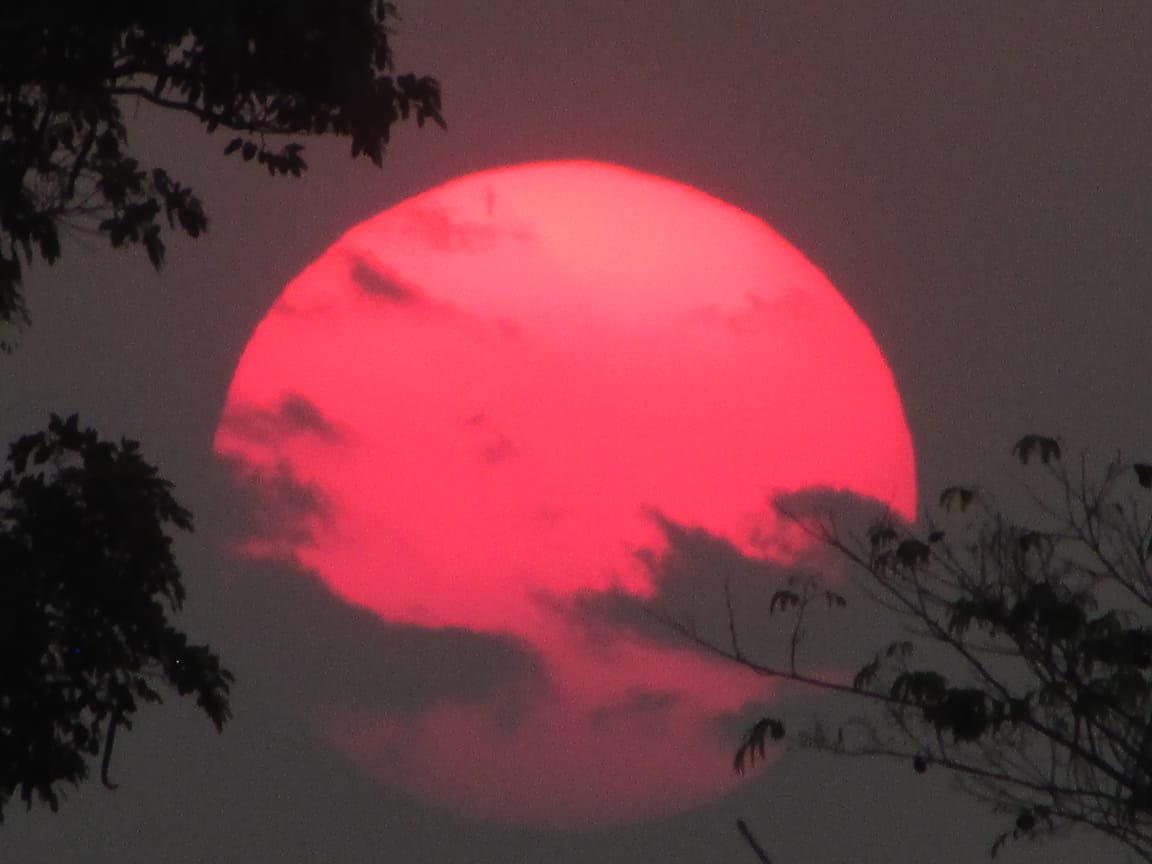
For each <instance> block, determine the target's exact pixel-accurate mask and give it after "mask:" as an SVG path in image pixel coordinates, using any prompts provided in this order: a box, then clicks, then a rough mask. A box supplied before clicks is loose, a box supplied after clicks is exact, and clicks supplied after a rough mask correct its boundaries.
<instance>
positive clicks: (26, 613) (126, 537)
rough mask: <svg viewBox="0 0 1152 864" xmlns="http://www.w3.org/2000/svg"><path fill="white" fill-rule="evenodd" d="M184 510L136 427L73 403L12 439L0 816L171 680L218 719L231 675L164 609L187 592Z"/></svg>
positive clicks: (59, 780) (68, 773)
mask: <svg viewBox="0 0 1152 864" xmlns="http://www.w3.org/2000/svg"><path fill="white" fill-rule="evenodd" d="M191 528H192V517H191V514H189V513H188V511H187V510H185V509H184V508H183V507H181V506H180V505H179V504H178V503H177V502H176V500H175V499H174V498H173V496H172V484H171V483H169V482H168V481H166V480H164V479H162V478H161V477H160V476H159V474H158V472H157V470H156V468H155V467H153V466H152V465H150V464H149V463H148V462H146V461H145V460H144V458H143V457H142V456H141V454H140V450H139V446H138V445H137V444H136V442H134V441H125V440H122V441H120V442H119V443H118V444H117V443H112V442H108V441H103V440H101V439H100V438H99V436H98V435H97V434H96V432H95V431H93V430H92V429H83V428H81V426H80V423H79V420H78V419H77V417H76V415H72V416H71V417H69V418H68V419H66V420H64V419H61V418H60V417H57V416H53V417H52V419H51V422H50V423H49V424H48V428H47V430H45V431H42V432H38V433H35V434H32V435H25V436H23V437H21V438H19V439H18V440H16V441H15V442H14V443H13V444H12V445H11V447H10V448H9V450H8V457H7V466H6V470H5V471H4V474H3V475H2V476H0V562H3V570H2V571H0V577H2V578H0V818H2V817H3V809H4V805H5V804H6V803H7V802H8V801H9V799H10V798H11V796H12V795H14V794H16V792H17V791H18V792H19V794H20V797H21V799H22V800H23V801H24V802H25V803H27V804H28V805H29V806H30V805H31V804H32V803H33V798H34V796H35V797H38V798H39V799H40V800H42V801H44V802H46V803H47V804H49V806H51V807H52V809H53V810H55V809H56V807H57V806H58V804H59V798H60V793H59V786H60V785H61V784H63V783H71V784H74V785H75V784H78V783H79V782H80V781H82V780H83V779H85V778H86V777H87V776H88V761H89V759H90V758H94V757H95V756H96V755H98V754H99V753H100V751H101V747H102V746H103V750H104V758H103V765H102V769H101V774H102V779H103V781H104V783H105V784H106V785H111V781H110V780H109V778H108V766H109V759H110V757H111V754H112V743H113V740H114V736H115V733H116V729H117V727H118V726H125V727H128V726H131V718H132V715H133V714H134V713H135V712H136V709H137V707H138V706H139V704H140V703H143V702H159V701H160V698H161V696H160V692H159V691H158V690H157V689H156V688H157V687H159V686H161V685H167V686H168V687H170V688H172V689H174V690H175V691H176V692H177V693H179V694H180V695H186V694H190V695H194V696H195V698H196V703H197V704H198V705H199V706H200V708H201V709H203V711H204V713H205V714H207V715H208V717H209V718H210V719H211V720H212V722H213V723H214V724H215V725H216V728H217V729H220V728H221V727H222V726H223V724H224V721H225V720H226V719H227V718H228V716H229V709H228V693H229V685H230V684H231V682H232V675H231V673H229V672H228V671H227V670H226V669H225V668H224V667H223V666H222V665H221V663H220V660H219V658H218V657H217V656H216V655H215V654H214V653H212V651H211V650H209V648H208V647H207V646H203V645H196V644H192V643H190V642H189V641H188V638H187V637H186V636H185V635H184V634H183V633H182V632H180V631H179V630H177V629H176V628H175V627H174V626H173V625H172V623H171V622H170V621H169V619H168V614H169V613H170V612H175V611H177V610H179V608H180V606H181V604H182V603H183V601H184V586H183V583H182V581H181V574H180V570H179V568H178V567H177V566H176V562H175V560H174V558H173V555H172V538H171V536H170V535H169V529H178V530H184V531H189V530H191Z"/></svg>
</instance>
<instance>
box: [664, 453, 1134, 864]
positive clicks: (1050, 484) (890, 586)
mask: <svg viewBox="0 0 1152 864" xmlns="http://www.w3.org/2000/svg"><path fill="white" fill-rule="evenodd" d="M1013 452H1014V454H1015V455H1016V456H1017V458H1018V459H1019V461H1020V462H1021V463H1022V464H1023V465H1025V466H1030V468H1029V469H1028V470H1029V471H1031V472H1040V478H1041V479H1040V482H1039V484H1036V483H1033V484H1031V485H1027V486H1026V487H1025V490H1026V491H1027V493H1028V502H1029V503H1028V504H1027V505H1025V506H1024V507H1023V509H1024V510H1025V511H1026V512H1024V513H1023V514H1022V515H1020V516H1016V517H1014V516H1011V515H1009V513H1008V512H1007V511H1008V508H1006V507H1002V506H1000V505H999V504H998V503H997V502H996V501H995V500H994V499H993V498H992V497H991V495H989V494H988V493H986V492H984V491H981V490H976V489H969V488H964V487H958V486H956V487H951V488H949V489H946V490H945V491H944V493H943V494H942V495H941V496H940V501H939V504H940V513H939V516H938V518H937V519H936V520H932V519H928V520H927V524H926V525H925V526H923V530H917V529H915V528H913V527H911V526H908V525H906V524H903V523H901V522H900V521H899V520H897V519H895V518H892V517H891V516H889V517H885V518H883V519H881V520H880V521H879V522H877V523H876V524H874V525H873V526H872V527H871V529H869V530H867V531H866V532H864V533H863V535H862V536H861V535H856V534H853V535H850V536H849V535H846V534H845V533H844V532H843V531H842V530H841V529H840V528H839V527H838V524H837V521H836V519H835V518H834V517H833V516H830V515H828V514H825V515H824V516H820V517H816V518H813V517H812V516H811V514H803V515H801V514H791V515H793V517H794V518H796V519H797V520H798V521H799V523H800V524H801V525H803V526H805V527H806V528H807V529H808V530H809V531H811V532H812V533H813V534H814V535H815V536H816V537H818V538H819V539H820V540H822V541H823V542H824V543H827V544H829V545H830V546H831V547H833V548H834V549H835V550H838V552H839V553H840V554H842V555H843V556H844V557H845V558H846V559H847V560H848V561H849V562H851V563H852V564H853V565H855V566H854V567H853V568H851V569H852V570H853V572H854V573H855V574H856V577H855V578H856V580H857V581H856V587H858V588H859V589H861V590H862V591H863V592H864V593H866V594H867V595H868V596H869V597H870V598H871V599H872V600H873V601H875V602H878V603H880V604H881V605H883V606H884V607H886V608H887V609H889V610H891V611H892V612H894V613H896V615H897V616H898V617H899V619H900V620H901V621H902V622H903V624H905V625H906V630H907V631H908V632H909V633H910V634H911V635H910V636H909V637H908V638H902V639H899V640H897V641H893V642H891V643H890V644H888V645H886V646H885V647H883V648H882V649H881V650H879V651H877V652H876V654H875V655H874V656H873V657H872V658H871V659H870V660H869V661H868V662H867V663H865V664H864V665H863V666H862V668H861V669H860V670H859V672H858V673H857V674H856V676H855V679H854V680H853V682H852V683H851V684H850V685H848V684H844V683H841V682H839V681H833V680H831V679H827V678H822V677H820V676H812V675H806V674H804V673H802V672H799V671H798V670H797V667H796V656H795V645H796V641H797V640H796V636H795V634H796V633H797V631H798V630H799V628H800V624H801V622H802V613H803V612H804V611H805V610H806V609H807V607H808V603H807V602H806V601H805V599H804V598H809V599H811V598H812V597H815V596H817V594H818V591H817V588H816V587H815V584H814V583H811V582H810V583H807V584H809V587H808V588H806V589H805V590H804V591H802V592H797V591H795V590H794V589H793V588H791V587H790V588H788V589H785V590H783V591H781V592H778V593H777V595H776V596H775V597H774V598H773V601H772V604H771V608H770V609H769V612H770V614H775V615H781V614H783V615H790V616H794V617H793V624H792V626H793V634H794V635H793V642H792V646H793V647H792V656H791V658H790V659H789V661H788V662H787V663H781V664H779V665H771V664H765V663H761V662H759V661H757V660H754V659H752V658H749V657H748V656H747V655H746V654H744V653H742V652H741V651H740V650H738V646H737V644H736V642H735V638H734V637H733V645H732V647H731V648H730V649H725V648H724V647H723V646H719V645H716V644H709V646H708V647H710V648H711V649H712V650H714V651H720V652H721V653H724V654H726V655H727V656H729V657H730V658H731V659H732V660H733V661H735V662H738V663H741V664H743V665H745V666H747V667H749V668H751V669H754V670H756V671H757V672H759V673H761V674H763V675H768V676H773V677H778V678H781V679H788V680H792V681H796V682H799V683H803V684H808V685H811V686H814V687H818V688H822V689H825V690H830V691H836V692H839V693H844V694H850V695H851V696H853V697H855V698H856V699H857V700H858V702H859V701H860V700H862V701H863V702H865V703H868V704H871V705H873V706H875V707H877V708H878V709H879V710H878V711H877V712H875V713H868V712H865V713H864V714H862V715H859V716H853V717H852V718H851V719H850V720H849V721H848V722H844V723H836V724H829V723H828V722H826V721H825V722H819V723H816V724H815V725H810V726H809V727H807V728H805V729H802V730H801V731H800V732H798V733H796V734H795V735H794V736H793V737H792V739H791V740H793V741H794V742H795V743H796V744H797V745H798V746H801V747H814V748H817V749H820V750H826V751H831V752H836V753H842V754H849V755H852V754H855V755H881V756H888V757H891V758H894V759H899V760H906V761H907V762H908V764H909V765H910V766H911V767H912V769H913V770H914V771H915V772H916V773H918V774H924V773H926V772H929V771H931V770H933V769H942V770H945V771H948V772H950V774H951V775H952V776H953V777H954V778H955V779H957V780H958V781H959V783H960V785H961V786H962V787H963V788H964V789H966V790H967V791H969V792H970V793H972V794H974V795H976V796H977V797H979V798H981V799H983V800H985V801H988V802H990V803H991V804H992V805H993V806H994V808H995V809H996V810H997V811H999V812H1005V813H1008V814H1010V820H1011V821H1010V822H1009V825H1008V827H1007V828H1006V830H1005V831H1004V833H1003V834H1001V835H1000V836H999V837H997V838H996V839H995V842H994V843H993V845H992V853H993V854H994V855H995V854H996V853H997V852H999V851H1000V850H1001V849H1002V848H1003V846H1004V844H1005V843H1007V842H1009V841H1011V840H1015V839H1020V838H1025V837H1027V838H1032V839H1038V838H1040V837H1044V836H1051V835H1052V833H1053V832H1057V831H1059V830H1061V829H1063V828H1067V827H1077V826H1079V827H1084V828H1089V829H1092V830H1095V831H1098V832H1101V833H1103V834H1105V835H1107V836H1109V837H1111V838H1114V839H1115V840H1118V841H1120V842H1121V843H1123V844H1125V845H1126V846H1127V847H1128V848H1129V849H1130V850H1131V851H1133V852H1135V853H1136V854H1137V856H1138V857H1139V858H1140V859H1142V860H1145V861H1152V564H1150V562H1152V488H1150V487H1152V479H1150V478H1152V469H1150V468H1149V467H1148V465H1147V464H1146V463H1135V464H1129V463H1126V462H1124V461H1123V460H1122V459H1120V458H1119V457H1117V458H1115V459H1113V460H1111V461H1109V462H1108V463H1107V464H1105V465H1104V466H1103V467H1102V468H1100V469H1097V470H1095V471H1094V470H1093V469H1092V468H1091V467H1090V466H1089V460H1088V457H1087V456H1086V455H1085V456H1082V457H1081V458H1080V460H1079V463H1078V464H1077V465H1075V466H1072V467H1070V466H1068V465H1067V463H1066V462H1065V459H1064V454H1063V453H1062V449H1061V447H1060V445H1059V443H1058V442H1057V441H1056V440H1055V439H1052V438H1045V437H1042V436H1037V435H1029V436H1026V437H1025V438H1022V439H1021V440H1020V441H1019V442H1018V443H1017V445H1016V447H1015V448H1014V451H1013ZM1033 456H1039V459H1038V460H1037V459H1033V458H1032V457H1033ZM786 515H788V514H786ZM839 605H840V604H833V603H829V604H828V608H834V607H835V608H838V607H839ZM682 632H683V631H682ZM698 641H699V640H698ZM783 733H784V725H783V721H781V720H779V719H777V718H774V717H773V718H764V719H763V720H761V721H759V722H758V723H757V724H755V725H754V726H753V727H752V728H751V729H750V730H749V732H748V734H747V736H746V737H745V740H744V741H743V743H742V744H741V746H740V749H739V750H738V751H737V754H736V761H735V767H736V770H738V771H743V770H745V769H746V768H747V767H748V765H749V764H751V763H752V762H753V761H755V760H757V759H758V758H762V757H763V756H764V755H765V748H766V744H767V743H768V740H769V738H778V737H782V736H783Z"/></svg>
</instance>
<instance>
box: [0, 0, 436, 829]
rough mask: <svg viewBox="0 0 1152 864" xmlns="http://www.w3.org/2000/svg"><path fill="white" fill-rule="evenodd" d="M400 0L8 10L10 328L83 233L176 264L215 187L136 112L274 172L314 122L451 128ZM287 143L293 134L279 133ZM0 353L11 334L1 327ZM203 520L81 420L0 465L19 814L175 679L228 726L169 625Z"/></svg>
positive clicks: (218, 699)
mask: <svg viewBox="0 0 1152 864" xmlns="http://www.w3.org/2000/svg"><path fill="white" fill-rule="evenodd" d="M394 18H396V10H395V8H394V7H393V6H392V4H390V3H387V2H382V0H244V2H218V0H185V2H180V3H165V2H153V3H138V2H129V0H107V2H98V3H90V2H81V0H61V2H54V3H43V2H33V0H7V2H4V3H0V327H8V326H10V325H15V326H16V327H17V328H19V327H20V326H22V325H25V324H27V323H28V314H27V310H26V304H25V301H24V295H23V293H22V290H21V289H22V284H23V283H22V272H23V267H24V266H25V265H27V264H30V263H32V262H34V261H35V260H37V259H39V260H42V261H45V262H47V263H49V264H51V263H52V262H54V261H56V260H57V259H58V258H59V257H60V255H61V251H62V245H61V232H62V229H64V228H66V227H69V226H75V227H84V228H89V229H94V230H95V231H96V232H97V233H99V234H101V235H103V236H105V237H107V239H108V241H109V242H110V243H111V245H112V246H114V247H131V246H134V245H140V246H143V248H144V250H145V251H146V253H147V255H148V257H149V259H150V261H151V263H152V264H153V266H155V267H157V268H159V267H160V266H161V264H162V263H163V260H164V248H165V247H164V236H165V233H164V232H165V231H166V230H179V231H182V232H184V233H185V234H187V235H189V236H192V237H196V236H198V235H200V234H201V233H202V232H203V231H204V230H206V228H207V226H208V219H207V215H206V213H205V208H204V205H203V204H202V202H201V201H200V200H199V199H198V198H197V197H196V196H195V194H194V193H193V192H192V190H191V189H189V188H188V187H186V186H184V185H183V184H182V183H180V182H178V181H177V180H175V179H174V178H172V177H171V176H170V175H169V173H168V172H167V170H165V169H164V168H163V167H146V166H143V165H141V164H140V163H139V161H138V160H137V159H135V158H133V156H132V155H131V153H130V151H129V149H128V128H127V126H126V124H125V119H124V117H125V111H126V110H128V109H130V108H132V107H133V106H135V105H137V104H140V103H147V104H151V105H153V106H157V107H159V108H162V109H166V110H168V111H172V112H176V113H180V114H187V115H189V116H191V117H194V118H195V119H196V120H198V121H199V122H200V123H202V124H203V125H204V126H205V127H206V130H207V131H208V132H214V131H216V130H218V129H219V130H228V131H229V132H230V133H231V134H229V136H228V140H227V142H226V143H225V144H224V146H223V148H222V149H223V151H224V153H225V154H226V155H232V154H235V157H236V158H240V159H242V160H244V161H247V162H252V163H253V164H257V165H262V166H263V167H264V168H265V169H266V170H267V171H268V172H269V174H272V175H291V176H297V177H298V176H300V175H301V174H302V173H303V172H304V171H305V170H306V168H307V165H306V164H305V162H304V159H303V157H302V155H301V154H302V150H303V146H302V144H301V143H300V141H299V140H298V139H299V137H300V136H304V135H336V136H341V137H347V138H350V139H351V150H352V156H353V157H356V156H366V157H367V158H368V159H370V160H371V161H372V162H373V163H375V164H377V165H379V164H380V162H381V159H382V156H383V153H384V150H385V147H386V145H387V144H388V141H389V137H390V134H391V129H392V126H393V125H394V124H395V123H397V122H399V121H401V120H405V119H408V118H410V117H411V118H413V119H415V120H416V122H417V123H418V124H421V125H423V123H424V121H425V120H432V121H433V122H435V123H437V124H439V125H441V126H443V125H444V124H443V120H442V119H441V116H440V89H439V85H438V84H437V82H436V81H435V80H433V79H431V78H428V77H420V76H416V75H411V74H404V75H393V74H392V52H391V46H390V44H389V35H390V33H391V30H390V22H391V20H392V19H394ZM270 138H275V139H278V140H280V141H281V142H282V143H281V144H279V145H278V146H276V147H273V146H271V145H270V144H269V139H270ZM0 348H4V349H7V350H10V348H11V345H10V343H9V341H8V340H7V339H5V338H2V337H0ZM169 528H174V529H180V530H188V529H190V528H191V516H190V514H189V513H188V512H187V511H185V510H184V509H183V508H181V507H180V506H179V505H178V504H177V503H176V501H175V500H174V498H173V497H172V495H171V485H170V484H169V483H168V482H167V481H165V480H163V479H162V478H161V477H160V476H159V474H158V473H157V471H156V469H155V468H154V467H153V466H152V465H150V464H149V463H148V462H146V461H145V460H144V459H143V458H142V457H141V455H140V452H139V449H138V447H137V445H136V444H135V443H134V442H131V441H125V440H122V441H121V442H120V443H119V444H115V443H110V442H107V441H103V440H101V439H100V437H99V436H98V435H97V433H96V432H95V431H93V430H91V429H82V428H81V426H80V424H79V421H78V420H77V418H76V417H74V416H73V417H70V418H69V419H67V420H61V419H60V418H59V417H56V416H53V418H52V420H51V422H50V424H49V426H48V428H47V430H46V431H43V432H39V433H35V434H32V435H27V436H24V437H22V438H20V439H18V440H17V441H16V442H15V443H14V444H13V445H12V447H11V449H10V451H9V454H8V468H7V470H6V471H5V473H4V475H3V479H2V480H0V816H2V815H3V808H4V805H5V804H7V803H8V802H9V801H10V799H11V797H12V796H13V795H15V794H16V793H17V791H18V792H19V794H20V797H21V798H22V800H23V801H24V802H26V803H27V804H28V805H29V806H30V805H31V804H32V803H33V801H34V800H36V799H39V800H41V801H44V802H46V803H48V804H49V805H50V806H51V807H52V808H53V809H55V808H56V807H57V806H58V804H59V800H60V794H61V791H60V787H61V784H66V783H72V784H76V783H79V782H80V781H82V780H83V779H84V778H85V777H87V776H88V773H89V768H88V765H89V761H90V760H91V759H94V758H96V757H97V756H99V755H100V754H101V753H103V756H102V762H101V775H102V779H103V781H104V782H105V784H106V785H111V782H110V780H109V777H108V767H109V759H110V757H111V753H112V747H113V742H114V738H115V734H116V730H117V729H118V728H119V727H122V726H123V727H127V726H129V725H130V723H131V717H132V715H133V714H134V712H135V711H136V709H137V707H138V706H139V704H140V703H142V702H156V701H159V699H160V692H159V690H158V689H156V688H157V687H160V686H162V685H163V686H168V687H171V688H173V689H175V690H176V692H177V693H179V694H181V695H194V696H195V698H196V700H197V703H198V704H199V706H200V707H201V708H202V709H203V710H204V712H205V713H206V714H207V715H208V717H209V718H210V719H211V720H212V722H213V723H214V724H215V725H216V727H217V728H218V729H219V728H220V727H221V726H222V725H223V723H224V722H225V720H226V719H227V717H228V714H229V710H228V693H229V685H230V684H231V681H232V676H231V674H230V673H229V672H228V671H227V670H225V669H224V668H223V667H222V666H221V664H220V661H219V659H218V658H217V657H216V655H215V654H213V653H212V652H211V651H210V650H209V649H208V648H207V647H205V646H198V645H194V644H191V643H190V642H189V641H188V639H187V637H186V636H185V635H184V634H183V633H181V632H180V631H179V630H177V629H176V628H175V627H174V626H173V625H172V624H171V623H170V621H169V620H168V614H169V613H173V612H175V611H176V610H178V609H179V608H180V605H181V603H182V601H183V598H184V588H183V584H182V579H181V573H180V571H179V569H178V567H177V566H176V563H175V561H174V560H173V557H172V553H171V538H170V537H169V534H168V529H169Z"/></svg>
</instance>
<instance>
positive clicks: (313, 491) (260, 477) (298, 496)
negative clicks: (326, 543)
mask: <svg viewBox="0 0 1152 864" xmlns="http://www.w3.org/2000/svg"><path fill="white" fill-rule="evenodd" d="M225 461H226V467H227V468H228V469H229V471H230V473H231V475H232V476H231V478H230V482H231V485H232V487H233V494H232V495H231V496H230V499H231V500H233V501H234V502H235V504H236V506H235V513H234V518H233V519H231V520H230V522H229V528H228V530H229V533H230V534H231V537H232V540H231V542H230V543H229V544H228V545H229V546H230V548H232V549H233V550H234V551H236V552H239V553H240V554H241V555H243V556H245V557H249V558H264V559H270V560H281V561H296V560H297V554H298V550H299V549H300V548H301V547H304V546H307V545H310V544H312V543H313V542H315V540H316V538H317V537H318V536H319V535H320V533H321V532H325V531H331V530H333V526H334V522H335V520H334V514H333V512H332V511H333V506H332V503H331V501H330V499H329V497H328V495H327V494H326V493H325V491H324V489H323V488H322V487H321V486H320V484H318V483H316V482H314V481H309V480H303V479H301V478H300V477H299V476H298V475H297V474H296V472H295V469H294V468H293V467H292V465H291V464H290V463H288V462H287V461H284V460H281V461H279V462H276V463H275V464H273V465H271V466H264V465H254V464H247V463H245V462H244V461H243V460H242V459H239V458H233V459H227V460H225Z"/></svg>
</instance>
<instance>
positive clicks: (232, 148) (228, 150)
mask: <svg viewBox="0 0 1152 864" xmlns="http://www.w3.org/2000/svg"><path fill="white" fill-rule="evenodd" d="M242 146H244V139H243V138H233V139H232V140H231V141H229V142H228V146H227V147H225V148H224V155H225V156H230V155H232V154H233V153H235V152H236V151H237V150H239V149H240V148H241V147H242Z"/></svg>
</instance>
